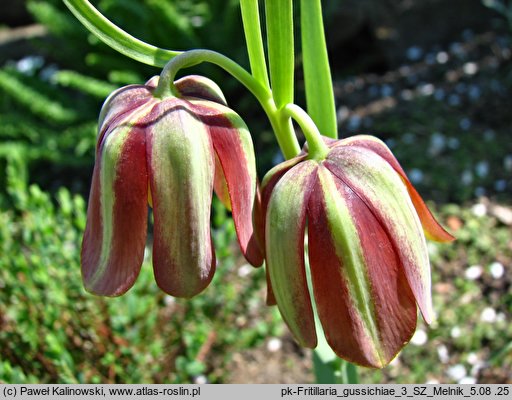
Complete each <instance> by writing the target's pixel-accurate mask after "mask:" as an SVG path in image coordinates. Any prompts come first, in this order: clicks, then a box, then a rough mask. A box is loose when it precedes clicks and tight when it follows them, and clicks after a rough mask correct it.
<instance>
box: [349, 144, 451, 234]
mask: <svg viewBox="0 0 512 400" xmlns="http://www.w3.org/2000/svg"><path fill="white" fill-rule="evenodd" d="M340 144H342V145H347V146H358V147H362V148H365V149H367V150H371V151H373V152H374V153H376V154H378V155H379V156H381V157H382V158H383V159H384V160H386V161H387V162H388V163H389V164H390V165H391V166H392V167H393V169H394V170H395V171H396V172H397V173H398V174H399V175H400V177H401V178H402V181H403V182H404V183H405V185H406V187H407V191H408V192H409V196H411V200H412V203H413V204H414V208H415V209H416V212H417V213H418V216H419V217H420V221H421V224H422V226H423V230H424V232H425V235H426V236H427V238H428V239H430V240H434V241H436V242H451V241H453V240H455V238H454V237H453V236H452V235H451V234H450V233H448V232H447V231H446V230H445V229H444V228H443V227H442V226H441V225H440V224H439V223H438V222H437V221H436V219H435V218H434V216H433V215H432V213H431V212H430V210H429V209H428V207H427V206H426V204H425V202H424V201H423V199H422V198H421V196H420V195H419V194H418V192H417V191H416V189H415V188H414V186H413V185H412V183H411V182H410V181H409V179H408V178H407V175H406V174H405V172H404V170H403V169H402V167H401V166H400V164H399V163H398V161H397V159H396V158H395V156H394V155H393V153H392V152H391V151H390V150H389V149H388V147H387V146H386V145H385V144H384V142H382V141H381V140H379V139H378V138H376V137H374V136H368V135H359V136H354V137H351V138H347V139H345V140H342V141H341V142H340Z"/></svg>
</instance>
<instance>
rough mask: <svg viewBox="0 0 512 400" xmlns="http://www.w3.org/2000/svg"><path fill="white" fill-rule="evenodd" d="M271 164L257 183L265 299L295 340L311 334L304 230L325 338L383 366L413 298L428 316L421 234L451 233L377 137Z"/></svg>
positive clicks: (398, 342) (309, 339) (411, 326)
mask: <svg viewBox="0 0 512 400" xmlns="http://www.w3.org/2000/svg"><path fill="white" fill-rule="evenodd" d="M324 141H325V142H326V144H327V146H328V153H327V155H326V156H325V158H324V159H322V160H315V159H310V158H309V157H308V153H307V149H305V150H304V151H303V152H302V153H301V154H300V155H299V156H297V157H296V158H293V159H291V160H288V161H285V162H283V163H282V164H280V165H278V166H276V167H275V168H273V169H272V170H271V171H269V173H268V174H267V175H266V176H265V178H264V180H263V182H262V210H261V215H262V216H263V217H262V218H264V230H262V231H261V232H260V233H259V235H260V236H262V237H263V239H260V240H262V241H264V243H265V252H266V262H267V268H268V277H269V301H270V302H272V301H275V302H277V305H278V307H279V310H280V312H281V314H282V315H283V318H284V320H285V322H286V323H287V325H288V326H289V328H290V330H291V331H292V333H293V335H294V336H295V338H296V339H297V341H298V342H299V343H300V344H301V345H303V346H306V347H315V346H316V344H317V336H316V331H315V322H314V315H313V307H312V297H311V294H310V292H309V289H308V284H307V272H306V269H305V261H304V241H305V237H304V236H305V232H306V229H307V234H308V247H309V264H310V272H311V281H312V287H313V297H314V301H315V303H316V308H317V311H318V316H319V319H320V322H321V324H322V327H323V330H324V332H325V336H326V339H327V342H328V343H329V345H330V346H331V348H332V349H333V350H334V351H335V353H336V354H337V355H338V356H340V357H342V358H344V359H346V360H349V361H351V362H354V363H356V364H359V365H363V366H370V367H383V366H384V365H386V364H388V363H389V362H390V361H391V360H392V359H393V358H394V357H395V356H396V354H397V353H398V352H399V351H400V349H401V348H402V347H403V346H404V345H405V344H406V343H407V342H408V341H409V340H410V338H411V336H412V335H413V333H414V331H415V328H416V319H417V307H419V309H420V311H421V314H422V315H423V318H424V320H425V321H426V322H427V323H430V322H431V321H432V318H433V311H432V300H431V281H430V264H429V258H428V252H427V245H426V242H425V236H427V237H428V238H430V239H433V240H437V241H450V240H453V237H452V236H451V235H450V234H449V233H447V232H446V231H445V230H444V229H443V228H442V227H441V226H440V225H439V224H438V223H437V222H436V220H435V219H434V217H433V216H432V214H431V213H430V211H429V210H428V208H427V207H426V205H425V203H424V202H423V200H422V199H421V197H420V196H419V195H418V193H417V192H416V190H415V189H414V188H413V186H412V185H411V183H410V182H409V180H408V179H407V177H406V175H405V173H404V171H403V170H402V168H401V167H400V165H399V164H398V162H397V161H396V159H395V157H394V156H393V154H392V153H391V151H390V150H389V149H388V148H387V147H386V146H385V145H384V143H383V142H381V141H380V140H378V139H377V138H375V137H372V136H355V137H351V138H347V139H344V140H331V139H325V140H324Z"/></svg>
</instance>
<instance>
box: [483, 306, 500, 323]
mask: <svg viewBox="0 0 512 400" xmlns="http://www.w3.org/2000/svg"><path fill="white" fill-rule="evenodd" d="M480 321H482V322H489V323H493V322H495V321H496V310H495V309H494V308H492V307H485V308H484V309H483V311H482V313H481V314H480Z"/></svg>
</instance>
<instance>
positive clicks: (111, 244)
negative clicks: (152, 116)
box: [81, 107, 149, 296]
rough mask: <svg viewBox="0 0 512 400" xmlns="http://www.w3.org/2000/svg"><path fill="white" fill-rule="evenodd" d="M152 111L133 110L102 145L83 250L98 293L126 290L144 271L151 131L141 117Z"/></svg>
mask: <svg viewBox="0 0 512 400" xmlns="http://www.w3.org/2000/svg"><path fill="white" fill-rule="evenodd" d="M148 112H149V108H147V107H141V108H140V109H138V110H137V111H136V112H133V113H132V119H131V121H134V122H131V123H128V122H126V123H123V124H121V125H118V126H115V127H111V129H110V131H109V133H108V135H106V136H105V138H104V139H103V140H102V141H101V143H100V144H99V145H98V151H97V158H96V164H95V166H94V173H93V180H92V187H91V193H90V197H89V206H88V211H87V226H86V229H85V234H84V239H83V243H82V253H81V264H82V276H83V280H84V285H85V287H86V289H87V290H89V291H90V292H92V293H95V294H100V295H106V296H117V295H120V294H123V293H124V292H126V291H127V290H128V289H129V288H130V287H131V286H132V285H133V283H134V282H135V279H136V278H137V276H138V274H139V271H140V267H141V264H142V260H143V257H144V247H145V242H146V224H147V195H148V174H147V166H146V148H145V146H146V145H145V134H144V131H143V127H141V126H140V125H138V124H137V121H139V120H141V119H142V118H143V117H144V115H145V114H147V113H148Z"/></svg>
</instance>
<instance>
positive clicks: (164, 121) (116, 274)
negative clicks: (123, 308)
mask: <svg viewBox="0 0 512 400" xmlns="http://www.w3.org/2000/svg"><path fill="white" fill-rule="evenodd" d="M157 83H158V77H154V78H152V79H151V80H149V81H148V82H147V83H146V84H145V85H130V86H127V87H124V88H121V89H119V90H117V91H115V92H114V93H112V94H111V95H110V96H109V97H108V99H107V100H106V101H105V103H104V105H103V108H102V110H101V114H100V118H99V130H98V138H97V147H96V162H95V165H94V172H93V179H92V187H91V192H90V197H89V207H88V212H87V226H86V229H85V234H84V239H83V244H82V276H83V279H84V284H85V287H86V288H87V290H89V291H91V292H93V293H96V294H101V295H107V296H116V295H120V294H122V293H124V292H126V291H127V290H128V289H129V288H130V287H131V286H132V285H133V284H134V282H135V279H136V278H137V276H138V274H139V271H140V268H141V264H142V261H143V258H144V249H145V244H146V234H147V219H148V203H149V205H151V206H152V208H153V217H154V234H153V267H154V273H155V278H156V281H157V284H158V285H159V287H160V288H161V289H162V290H164V291H165V292H167V293H169V294H171V295H174V296H179V297H191V296H194V295H195V294H197V293H199V292H200V291H202V290H203V289H204V288H205V287H206V286H207V285H208V284H209V282H210V281H211V279H212V277H213V274H214V271H215V252H214V249H213V246H212V241H211V237H210V208H211V201H212V191H213V189H214V190H215V191H216V193H217V194H218V196H219V197H220V199H221V201H222V202H223V203H224V204H225V205H226V206H227V207H229V209H230V210H231V211H232V213H233V219H234V223H235V228H236V232H237V236H238V241H239V244H240V247H241V250H242V252H243V253H244V255H245V256H246V258H247V259H248V260H249V261H250V262H251V263H252V264H254V265H260V264H261V263H262V255H261V251H260V250H259V246H258V245H257V244H256V243H257V242H256V241H255V239H254V235H253V228H252V210H253V205H254V201H255V198H256V190H257V187H256V185H257V183H256V168H255V160H254V151H253V146H252V141H251V136H250V134H249V132H248V130H247V127H246V125H245V123H244V122H243V121H242V119H241V118H240V117H239V116H238V115H237V114H236V113H235V112H233V111H232V110H231V109H229V108H228V107H227V106H226V101H225V99H224V96H223V94H222V92H221V91H220V89H219V87H218V86H217V85H216V84H215V83H214V82H212V81H210V80H209V79H206V78H204V77H200V76H188V77H185V78H182V79H180V80H178V81H176V82H175V88H176V90H177V91H178V92H179V93H178V94H177V95H173V96H169V97H165V98H159V97H157V96H155V89H156V85H157Z"/></svg>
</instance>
